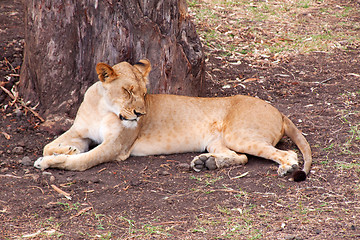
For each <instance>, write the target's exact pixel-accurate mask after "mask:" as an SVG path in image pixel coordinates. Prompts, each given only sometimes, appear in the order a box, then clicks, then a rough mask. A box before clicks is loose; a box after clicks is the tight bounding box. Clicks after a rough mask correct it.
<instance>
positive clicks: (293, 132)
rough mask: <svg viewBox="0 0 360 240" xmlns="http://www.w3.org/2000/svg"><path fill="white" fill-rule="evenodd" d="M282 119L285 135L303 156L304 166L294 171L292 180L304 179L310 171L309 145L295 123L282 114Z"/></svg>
mask: <svg viewBox="0 0 360 240" xmlns="http://www.w3.org/2000/svg"><path fill="white" fill-rule="evenodd" d="M283 119H284V129H285V134H286V136H288V137H289V138H290V139H291V140H292V141H293V142H294V143H295V144H296V145H297V146H298V148H299V149H300V151H301V153H302V155H303V157H304V168H303V170H296V171H294V173H293V178H294V181H297V182H299V181H304V180H305V179H306V175H308V174H309V172H310V167H311V163H312V157H311V148H310V145H309V143H308V142H307V141H306V139H305V137H304V136H303V135H302V133H301V131H300V130H299V129H297V127H296V126H295V124H294V123H293V122H292V121H291V120H290V119H289V118H287V117H286V116H283Z"/></svg>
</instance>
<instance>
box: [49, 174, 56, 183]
mask: <svg viewBox="0 0 360 240" xmlns="http://www.w3.org/2000/svg"><path fill="white" fill-rule="evenodd" d="M50 182H51V183H53V182H55V177H54V176H53V175H51V176H50Z"/></svg>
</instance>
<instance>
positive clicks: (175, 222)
mask: <svg viewBox="0 0 360 240" xmlns="http://www.w3.org/2000/svg"><path fill="white" fill-rule="evenodd" d="M182 223H187V222H186V221H168V222H159V223H153V224H152V225H154V226H159V225H169V224H182Z"/></svg>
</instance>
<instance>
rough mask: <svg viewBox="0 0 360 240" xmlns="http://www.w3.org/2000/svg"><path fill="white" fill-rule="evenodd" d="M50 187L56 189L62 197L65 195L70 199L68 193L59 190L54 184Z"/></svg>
mask: <svg viewBox="0 0 360 240" xmlns="http://www.w3.org/2000/svg"><path fill="white" fill-rule="evenodd" d="M51 187H52V188H53V189H54V190H55V191H57V192H58V193H59V194H61V195H63V196H64V197H66V198H67V199H69V200H71V196H70V194H69V193H67V192H64V191H63V190H61V189H60V188H58V187H57V186H55V185H54V184H52V185H51Z"/></svg>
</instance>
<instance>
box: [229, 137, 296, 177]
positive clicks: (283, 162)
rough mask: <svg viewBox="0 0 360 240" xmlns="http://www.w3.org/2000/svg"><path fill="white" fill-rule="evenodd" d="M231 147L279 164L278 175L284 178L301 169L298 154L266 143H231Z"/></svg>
mask: <svg viewBox="0 0 360 240" xmlns="http://www.w3.org/2000/svg"><path fill="white" fill-rule="evenodd" d="M229 145H230V147H231V149H234V150H235V151H239V152H242V153H246V154H250V155H253V156H257V157H262V158H266V159H270V160H273V161H274V162H277V163H278V164H279V165H280V166H279V168H278V175H279V176H282V177H283V176H285V175H287V174H290V173H292V172H293V171H294V170H296V169H298V167H299V163H298V158H297V154H296V153H295V152H294V151H291V150H289V151H284V150H279V149H277V148H275V147H274V146H272V145H271V144H269V143H266V142H259V141H253V142H251V141H248V142H246V143H245V144H238V143H236V142H232V143H229Z"/></svg>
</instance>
